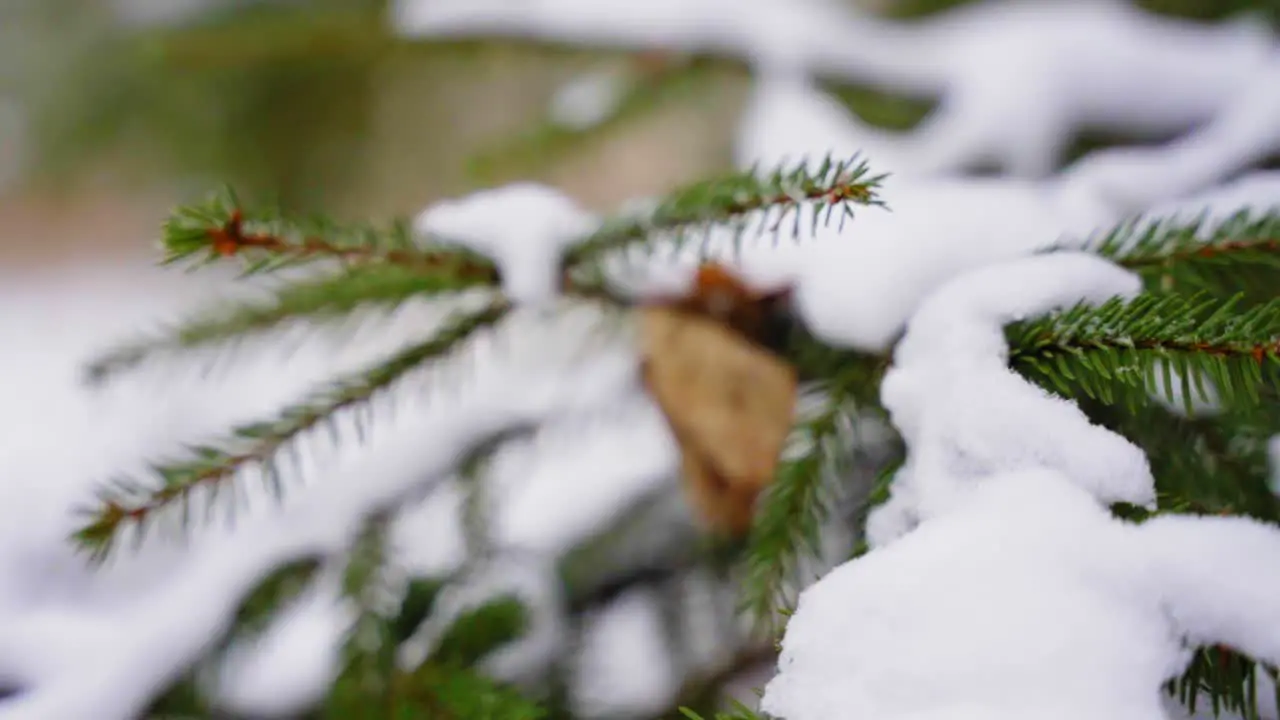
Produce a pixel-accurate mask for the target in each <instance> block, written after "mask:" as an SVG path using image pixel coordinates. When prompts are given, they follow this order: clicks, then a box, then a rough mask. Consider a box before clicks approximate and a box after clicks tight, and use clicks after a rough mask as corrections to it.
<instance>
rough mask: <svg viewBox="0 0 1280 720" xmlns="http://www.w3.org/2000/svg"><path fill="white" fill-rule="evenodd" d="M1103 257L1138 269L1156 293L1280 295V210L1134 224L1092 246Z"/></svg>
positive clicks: (1260, 298) (1256, 299)
mask: <svg viewBox="0 0 1280 720" xmlns="http://www.w3.org/2000/svg"><path fill="white" fill-rule="evenodd" d="M1093 249H1094V251H1095V252H1097V253H1099V254H1100V255H1102V256H1104V257H1107V258H1111V259H1113V260H1115V261H1116V262H1118V263H1119V264H1121V265H1123V266H1125V267H1128V268H1132V269H1133V270H1135V271H1137V272H1138V273H1139V274H1140V275H1142V277H1143V278H1144V280H1146V283H1147V287H1148V288H1151V289H1152V290H1161V291H1165V292H1168V291H1172V290H1177V291H1178V292H1180V293H1182V294H1193V293H1197V292H1211V293H1213V294H1215V295H1218V296H1224V295H1235V294H1244V295H1245V296H1246V298H1247V299H1249V300H1250V301H1253V302H1250V303H1249V304H1255V302H1265V301H1267V300H1270V299H1271V298H1273V297H1275V288H1276V285H1277V283H1280V212H1274V211H1273V212H1270V213H1262V214H1258V213H1254V212H1251V211H1243V212H1239V213H1236V214H1234V215H1232V216H1230V217H1228V218H1226V219H1225V220H1221V221H1218V222H1215V223H1210V222H1209V219H1208V216H1207V215H1202V216H1200V217H1198V218H1196V219H1193V220H1190V221H1181V220H1175V221H1171V220H1158V221H1149V220H1142V219H1139V220H1135V221H1130V222H1127V223H1124V224H1121V225H1120V226H1119V227H1117V228H1115V229H1113V230H1112V231H1111V232H1110V233H1108V234H1107V235H1105V236H1103V237H1102V238H1100V239H1099V240H1098V241H1096V242H1095V243H1093Z"/></svg>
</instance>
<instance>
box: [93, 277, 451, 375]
mask: <svg viewBox="0 0 1280 720" xmlns="http://www.w3.org/2000/svg"><path fill="white" fill-rule="evenodd" d="M473 285H474V281H472V280H469V279H468V278H466V277H457V276H454V275H451V274H449V273H440V274H427V273H422V272H420V271H418V270H415V269H411V268H405V267H402V266H398V265H385V264H379V265H356V266H352V267H349V268H346V269H344V270H341V271H339V272H337V273H327V274H325V275H323V276H320V277H315V278H306V279H302V280H299V281H296V282H290V283H287V284H284V285H282V286H281V287H279V288H277V289H275V290H274V292H273V296H272V297H271V298H270V299H269V300H267V301H262V300H253V301H244V302H238V303H237V302H231V301H225V302H223V303H222V304H219V305H218V306H217V307H215V308H210V309H208V310H205V311H204V312H203V313H202V314H200V315H197V316H195V317H192V318H190V319H188V320H185V321H183V322H181V323H179V324H177V325H175V326H174V327H172V328H169V329H167V330H165V331H164V332H162V333H158V334H156V335H153V336H151V337H146V338H142V339H138V340H134V341H132V342H130V343H127V344H124V345H121V346H119V347H117V348H115V349H113V350H111V351H109V352H107V353H105V354H104V355H102V356H100V357H98V358H96V359H95V360H94V361H93V362H92V363H90V364H89V365H88V367H87V368H86V377H87V379H88V380H89V382H91V383H94V384H97V383H101V382H104V381H106V380H107V379H109V378H110V377H111V376H114V375H116V374H119V373H121V372H124V371H126V370H130V369H132V368H134V367H136V366H138V365H139V364H141V363H143V362H145V361H146V360H147V359H149V358H151V357H152V356H155V355H158V354H172V353H178V352H184V351H193V350H197V349H200V348H204V347H207V346H210V345H215V344H218V343H223V342H227V341H232V340H239V339H241V338H244V337H245V336H247V335H250V334H254V333H260V332H264V331H267V330H271V329H274V328H276V327H278V326H280V325H282V324H284V323H286V322H289V321H293V320H298V319H307V320H332V319H340V318H343V317H346V316H348V315H350V314H351V313H354V312H356V311H357V310H360V309H363V308H366V307H377V308H379V309H381V310H384V311H391V310H394V309H395V308H396V307H397V306H399V305H400V304H402V303H404V302H407V301H409V300H412V299H416V298H426V297H432V296H435V295H439V294H442V293H452V292H457V291H460V290H464V289H467V288H468V287H470V286H473Z"/></svg>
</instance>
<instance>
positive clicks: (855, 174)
mask: <svg viewBox="0 0 1280 720" xmlns="http://www.w3.org/2000/svg"><path fill="white" fill-rule="evenodd" d="M882 179H883V177H882V176H874V177H873V176H871V175H870V168H869V167H868V166H867V165H866V163H864V162H862V161H860V160H859V159H858V158H856V157H855V158H853V159H850V160H844V161H839V162H833V161H832V160H831V159H830V158H827V159H826V160H825V161H824V162H823V164H822V166H821V167H819V168H818V169H817V170H816V171H810V170H809V169H807V167H806V166H804V165H801V166H799V167H797V168H796V169H794V170H789V171H788V170H782V169H779V170H777V171H775V172H774V173H773V174H771V175H770V176H768V177H764V178H762V177H760V175H759V174H758V173H757V172H756V171H755V170H754V169H752V170H750V171H745V172H741V173H736V174H734V175H730V176H728V177H724V178H718V179H716V180H714V181H704V182H700V183H696V184H692V185H688V186H685V187H683V188H680V189H678V190H676V191H674V192H672V193H670V194H669V195H667V196H666V197H665V198H663V199H662V200H661V201H660V202H659V203H658V204H657V206H656V207H654V208H653V209H652V210H650V211H648V212H645V213H639V214H630V215H622V216H619V217H617V218H614V219H612V220H608V221H606V222H605V223H604V224H603V226H602V227H601V228H600V229H599V230H597V231H596V232H595V233H593V234H592V235H591V236H589V237H587V238H585V239H583V241H582V242H581V243H579V244H578V245H576V246H575V247H574V248H573V249H572V250H570V251H569V253H568V255H567V257H566V260H565V265H566V266H567V267H570V268H574V267H577V266H578V265H580V264H583V263H587V262H592V261H596V260H598V259H600V257H601V256H603V255H606V254H609V253H612V252H616V251H621V250H626V249H627V248H631V247H638V246H644V245H645V244H646V241H647V240H649V238H650V236H651V235H652V234H654V233H671V234H674V239H675V241H676V242H677V243H680V242H683V241H684V239H685V238H686V236H687V234H688V233H689V232H691V231H693V230H696V229H702V230H706V229H707V228H709V227H710V226H712V225H715V224H719V223H735V222H736V223H737V227H736V229H737V233H738V236H739V237H741V236H742V235H743V234H745V232H746V231H747V222H748V219H747V216H749V215H751V214H752V213H756V212H760V213H761V216H760V218H759V220H758V222H759V223H760V230H761V231H762V232H763V231H768V232H770V233H772V234H774V235H775V236H776V235H777V234H779V233H780V232H781V231H782V228H783V226H784V225H786V224H788V223H789V224H790V225H791V231H792V236H793V237H798V236H799V234H800V231H801V228H802V226H803V225H804V224H805V213H804V212H803V210H802V208H803V206H804V205H805V204H810V205H811V206H812V212H811V213H810V217H809V222H810V223H811V225H812V228H813V229H814V230H816V228H817V226H818V225H819V224H826V223H829V222H830V220H831V218H832V216H833V215H834V214H835V213H836V212H839V213H840V220H841V222H842V223H843V222H844V220H845V219H847V218H850V217H852V216H853V206H854V205H864V206H870V205H879V204H882V203H881V202H880V200H879V198H878V197H877V196H876V189H877V188H878V187H879V184H880V182H881V181H882Z"/></svg>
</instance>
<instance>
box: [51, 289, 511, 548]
mask: <svg viewBox="0 0 1280 720" xmlns="http://www.w3.org/2000/svg"><path fill="white" fill-rule="evenodd" d="M507 308H508V306H507V305H506V303H504V302H496V303H493V304H491V305H490V306H489V307H487V308H485V309H483V310H480V311H478V312H475V313H470V314H462V315H460V316H459V317H458V318H456V319H455V320H453V321H452V322H450V323H449V324H448V325H447V326H446V327H445V328H443V329H442V330H440V331H439V332H438V333H437V334H436V335H435V336H434V337H432V338H430V339H428V340H425V341H423V342H419V343H416V344H413V345H410V346H408V347H406V348H404V349H402V350H400V351H399V352H397V353H395V354H393V355H392V356H391V357H389V358H387V359H386V360H383V361H381V362H379V363H376V364H375V365H373V366H372V367H370V368H368V369H366V370H364V371H362V372H356V373H353V374H351V375H349V376H347V377H345V378H342V379H340V380H338V381H337V382H335V383H333V384H331V385H329V386H328V387H326V388H325V389H323V390H322V391H320V392H318V393H315V394H313V395H312V396H311V397H310V398H308V399H307V400H306V401H304V402H302V403H300V404H299V405H296V406H293V407H289V408H286V409H285V410H284V411H283V412H281V413H280V414H279V415H278V416H277V417H276V418H274V419H271V420H268V421H265V422H259V423H253V424H250V425H244V426H241V427H238V428H236V429H234V430H233V431H232V437H231V438H230V439H229V440H227V441H225V442H223V443H220V446H199V447H192V448H188V453H187V458H185V459H183V460H178V461H175V462H170V463H164V464H156V465H154V466H153V467H152V471H151V474H152V476H153V478H154V479H157V480H159V486H158V487H156V483H155V482H144V481H142V480H138V479H134V478H122V479H118V480H116V481H114V482H113V483H112V484H111V485H110V486H109V487H108V488H106V489H104V490H103V491H101V492H100V494H99V499H98V503H97V506H96V507H94V508H90V509H89V510H88V511H87V514H88V515H89V520H88V522H87V523H86V524H85V525H84V526H83V527H82V528H81V529H80V530H78V531H77V532H76V533H75V536H74V538H75V540H76V541H77V542H78V543H79V544H81V545H82V546H84V547H85V548H86V549H88V550H89V551H90V553H91V554H92V556H93V557H95V558H99V559H100V558H104V557H105V556H106V554H107V553H108V552H109V551H110V549H111V547H112V544H113V540H114V538H115V537H116V536H117V534H118V533H119V532H120V531H121V530H122V529H123V528H125V527H127V526H135V527H136V528H137V530H138V533H139V537H141V534H142V532H143V530H145V528H146V527H147V526H148V525H149V524H150V523H151V522H152V521H153V520H154V519H155V518H156V516H157V514H158V513H159V512H160V511H162V510H165V509H167V508H170V507H172V506H175V505H176V506H178V508H179V509H180V511H181V518H182V520H183V525H184V526H185V525H186V523H187V521H188V520H189V515H190V511H191V508H190V507H189V501H190V499H191V496H192V494H193V493H194V492H196V491H197V490H199V489H201V488H203V489H206V490H208V491H209V492H210V493H211V494H216V493H218V491H219V490H220V489H221V488H222V486H223V485H224V484H225V483H226V482H227V481H230V480H231V479H232V478H234V477H235V476H236V475H237V474H239V473H240V472H241V471H243V470H246V469H249V468H252V467H256V468H258V469H259V470H260V471H261V472H262V474H263V476H264V479H265V480H266V482H267V483H268V485H269V487H270V488H271V489H272V490H273V491H274V492H275V493H276V494H277V495H278V494H279V493H280V492H281V491H282V488H281V483H280V471H279V467H278V456H279V454H280V453H281V451H283V450H285V449H286V448H288V447H289V445H290V444H291V443H292V442H293V441H294V440H295V439H297V438H298V437H300V436H301V435H303V434H304V433H306V432H308V431H310V430H313V429H316V428H319V427H322V426H324V425H326V424H331V423H332V422H333V420H334V416H335V415H336V414H337V413H339V412H340V411H343V410H346V409H350V408H355V407H359V406H363V405H366V404H367V403H369V402H370V401H371V400H372V399H373V398H374V396H375V395H377V394H378V393H379V392H381V391H383V390H386V389H387V388H389V387H390V386H391V385H392V384H394V383H395V382H396V381H398V380H399V379H400V378H402V377H403V376H404V375H406V374H407V373H409V372H410V371H412V370H414V369H415V368H417V367H419V366H421V365H422V364H423V363H425V362H428V361H430V360H432V359H435V358H439V357H442V356H443V355H444V354H446V353H448V352H449V351H450V350H452V349H453V348H454V347H455V346H456V345H457V344H458V343H460V342H462V341H463V340H465V339H466V338H467V337H469V336H470V335H472V334H473V333H475V332H476V331H478V330H480V329H482V328H485V327H489V326H492V325H494V324H496V323H497V322H499V321H500V320H501V319H502V318H503V317H504V316H505V314H506V312H507ZM331 427H332V425H331ZM207 502H208V507H206V512H211V511H212V510H211V508H212V505H213V502H212V500H209V501H207Z"/></svg>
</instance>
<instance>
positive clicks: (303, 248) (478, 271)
mask: <svg viewBox="0 0 1280 720" xmlns="http://www.w3.org/2000/svg"><path fill="white" fill-rule="evenodd" d="M163 245H164V250H165V257H164V262H165V263H166V264H171V263H175V262H179V261H191V260H194V262H195V263H196V264H197V265H199V264H207V263H211V262H217V261H220V260H225V259H229V258H234V259H237V260H239V261H240V263H241V264H242V267H243V272H244V274H246V275H251V274H256V273H260V272H263V271H268V270H276V269H279V268H281V267H286V266H290V265H296V264H299V263H305V262H312V261H318V260H330V261H337V262H341V263H344V264H361V263H386V264H391V265H399V266H403V267H405V268H411V269H414V270H416V271H417V272H419V273H423V274H431V275H436V276H441V275H443V276H447V277H450V278H453V279H455V280H458V281H466V282H469V283H471V284H497V281H498V271H497V268H496V267H495V266H494V265H493V263H492V262H491V261H489V260H488V259H487V258H484V257H483V256H481V255H478V254H476V253H474V252H471V251H469V250H467V249H465V248H461V247H456V246H452V245H448V244H436V245H423V244H421V243H419V242H418V241H417V240H416V239H415V238H414V235H413V231H412V230H411V229H410V228H409V227H408V226H407V225H406V224H405V223H404V222H398V223H396V224H395V225H393V226H392V227H391V228H389V229H380V228H374V227H362V226H340V225H337V224H335V223H332V222H328V221H324V220H320V219H313V220H312V221H310V222H308V223H299V222H295V221H291V220H288V219H286V218H284V217H282V216H281V215H279V214H278V213H275V212H272V211H268V210H261V209H260V210H256V211H254V212H253V213H249V212H248V211H246V210H245V209H244V208H243V207H242V206H241V205H240V202H239V200H238V198H237V197H236V195H235V193H234V192H232V191H231V190H229V189H228V190H224V191H223V192H221V193H217V194H215V195H213V196H211V197H210V198H208V199H207V200H206V201H204V202H203V203H200V204H195V205H186V206H181V207H179V208H178V209H177V210H175V211H174V213H173V215H172V216H171V217H170V218H169V220H168V221H167V222H166V223H165V226H164V232H163Z"/></svg>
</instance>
